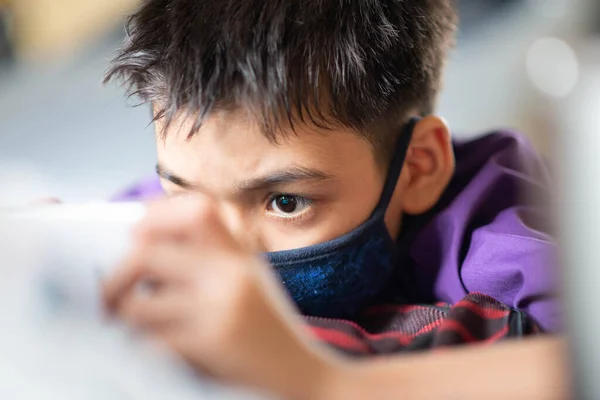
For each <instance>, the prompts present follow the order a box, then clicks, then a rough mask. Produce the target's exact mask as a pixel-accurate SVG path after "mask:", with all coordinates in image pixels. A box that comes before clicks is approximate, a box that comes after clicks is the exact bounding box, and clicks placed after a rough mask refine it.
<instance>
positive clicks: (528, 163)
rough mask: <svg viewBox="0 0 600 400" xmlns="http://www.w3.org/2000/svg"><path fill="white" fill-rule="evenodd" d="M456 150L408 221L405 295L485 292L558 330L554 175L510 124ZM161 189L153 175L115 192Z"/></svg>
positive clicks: (139, 194)
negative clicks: (445, 181) (426, 204)
mask: <svg viewBox="0 0 600 400" xmlns="http://www.w3.org/2000/svg"><path fill="white" fill-rule="evenodd" d="M454 152H455V156H456V171H455V173H454V176H453V178H452V181H451V183H450V185H449V186H448V188H447V189H446V191H445V192H444V194H443V196H442V198H441V199H440V201H439V202H438V204H437V205H436V206H435V207H434V208H433V209H432V210H431V211H430V212H428V213H426V214H425V215H420V216H406V217H405V220H404V221H403V232H402V234H401V236H400V238H399V240H398V245H399V246H400V247H401V249H402V250H401V252H400V254H401V259H400V262H399V264H398V265H399V268H398V271H397V276H398V282H399V284H400V285H401V287H399V290H401V291H402V297H403V298H405V299H406V300H407V301H409V302H415V303H419V302H431V303H433V302H436V301H443V302H447V303H450V304H454V303H456V302H458V301H460V300H461V299H462V298H464V297H465V296H466V295H467V294H468V293H473V292H480V293H484V294H487V295H489V296H491V297H494V298H495V299H497V300H499V301H500V302H502V303H504V304H506V305H508V306H510V307H513V308H516V309H519V310H522V311H524V312H525V313H527V314H528V315H529V316H530V317H531V318H533V319H534V320H535V321H537V322H538V324H539V325H540V326H541V327H542V328H543V329H545V330H546V331H549V332H558V331H560V329H561V326H562V313H561V308H560V299H559V297H558V287H559V285H558V281H559V280H558V277H559V271H558V255H557V248H556V244H555V242H554V241H553V239H552V237H551V236H550V226H551V225H552V224H551V220H552V218H553V215H552V213H551V210H550V207H549V204H550V198H551V195H552V190H551V180H550V178H549V174H548V172H547V170H546V169H545V166H544V164H543V162H542V160H541V159H540V157H539V156H538V155H537V154H536V153H535V151H534V150H533V148H532V147H531V145H530V144H529V143H528V142H527V141H526V140H525V139H524V138H523V137H522V136H520V135H518V134H515V133H512V132H495V133H491V134H488V135H486V136H483V137H481V138H479V139H476V140H473V141H468V142H455V143H454ZM162 193H163V192H162V189H161V187H160V184H159V181H158V178H156V177H152V178H150V179H148V180H146V181H143V182H141V183H139V184H138V185H135V186H134V187H132V188H130V189H129V190H126V191H125V192H123V193H121V194H120V195H118V196H117V197H116V198H115V200H117V201H128V200H145V199H149V198H152V197H158V196H160V195H161V194H162ZM532 199H535V201H533V200H532Z"/></svg>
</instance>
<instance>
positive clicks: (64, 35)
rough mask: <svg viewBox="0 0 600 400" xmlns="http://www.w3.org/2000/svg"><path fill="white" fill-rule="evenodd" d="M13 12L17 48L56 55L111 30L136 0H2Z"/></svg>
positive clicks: (42, 55) (24, 53) (27, 55)
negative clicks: (6, 2)
mask: <svg viewBox="0 0 600 400" xmlns="http://www.w3.org/2000/svg"><path fill="white" fill-rule="evenodd" d="M5 1H8V4H9V6H10V7H11V8H12V9H13V12H14V31H15V41H16V45H17V51H18V52H19V53H20V54H21V55H22V56H24V57H25V58H34V59H40V58H47V57H56V56H59V55H61V54H64V53H66V52H69V51H72V50H75V49H77V48H79V47H81V46H83V45H84V44H85V43H87V42H89V41H91V40H94V39H96V38H97V37H99V36H102V35H103V34H106V32H108V31H110V30H113V29H114V28H115V26H117V25H118V24H120V23H122V22H123V21H124V19H125V16H126V15H127V14H128V13H129V12H130V11H131V10H132V9H133V8H134V7H135V6H136V5H137V4H138V2H139V1H138V0H102V1H97V0H5Z"/></svg>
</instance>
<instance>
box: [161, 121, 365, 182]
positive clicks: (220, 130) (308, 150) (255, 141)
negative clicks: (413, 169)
mask: <svg viewBox="0 0 600 400" xmlns="http://www.w3.org/2000/svg"><path fill="white" fill-rule="evenodd" d="M193 122H194V120H193V119H186V118H179V119H176V120H175V121H174V122H173V123H172V124H171V125H170V126H169V127H168V128H167V129H166V130H165V131H163V129H164V126H163V124H162V122H161V121H157V124H156V128H157V129H156V132H157V151H158V160H159V163H160V165H161V166H162V167H164V168H165V169H168V170H169V171H170V172H172V173H173V174H175V175H177V176H178V177H181V178H184V179H185V180H186V181H189V182H202V184H203V185H206V186H211V187H219V186H224V185H226V184H227V182H232V181H233V180H247V179H252V178H254V177H256V176H259V175H266V174H268V173H269V172H271V171H273V170H277V169H283V168H286V167H289V166H294V167H300V168H306V169H316V170H319V171H322V172H323V173H325V174H328V175H332V176H346V175H352V174H355V175H356V174H357V173H358V170H359V169H360V168H365V166H366V165H369V166H375V165H376V163H375V159H374V156H373V151H372V147H371V145H370V143H368V142H367V141H366V140H364V139H362V138H361V137H360V136H359V135H357V134H355V133H353V132H351V131H349V130H343V129H332V130H322V129H320V128H317V127H312V126H308V125H303V124H298V125H297V126H296V127H295V130H294V131H290V132H283V134H282V135H280V136H279V137H278V140H277V143H273V142H272V141H270V140H269V139H268V138H267V137H265V135H264V134H263V133H262V131H261V129H260V127H259V125H258V124H256V123H255V122H253V121H252V120H251V118H248V116H246V115H245V114H244V113H233V112H215V113H214V114H213V115H211V116H210V117H209V118H207V120H206V121H205V123H204V124H203V125H202V127H201V128H200V130H199V131H198V132H197V133H196V134H194V135H193V136H192V137H191V138H188V133H189V132H190V128H191V127H192V126H193Z"/></svg>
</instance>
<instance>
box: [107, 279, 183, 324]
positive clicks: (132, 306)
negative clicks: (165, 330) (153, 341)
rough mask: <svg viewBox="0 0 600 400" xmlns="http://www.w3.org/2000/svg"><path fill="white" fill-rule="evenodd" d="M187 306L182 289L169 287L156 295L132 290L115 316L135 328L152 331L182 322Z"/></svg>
mask: <svg viewBox="0 0 600 400" xmlns="http://www.w3.org/2000/svg"><path fill="white" fill-rule="evenodd" d="M188 304H189V299H186V295H185V288H184V287H170V288H168V289H164V290H160V291H158V292H156V293H144V292H142V291H140V290H134V291H132V292H130V293H129V294H128V295H127V296H126V297H125V299H124V300H123V302H122V303H121V304H120V306H119V309H118V311H117V314H118V315H119V317H121V318H122V319H123V320H125V321H126V322H128V323H130V324H132V325H134V326H136V327H139V328H142V329H149V330H152V329H155V328H160V327H166V326H171V325H172V324H173V323H175V322H177V321H181V320H183V317H184V316H185V315H186V311H187V308H188V307H189V306H188Z"/></svg>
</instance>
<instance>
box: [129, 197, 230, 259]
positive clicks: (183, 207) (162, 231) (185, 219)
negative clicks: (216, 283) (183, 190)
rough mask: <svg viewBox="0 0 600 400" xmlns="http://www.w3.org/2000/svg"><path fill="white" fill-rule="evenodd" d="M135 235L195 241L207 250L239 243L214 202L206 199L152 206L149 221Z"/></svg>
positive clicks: (192, 199)
mask: <svg viewBox="0 0 600 400" xmlns="http://www.w3.org/2000/svg"><path fill="white" fill-rule="evenodd" d="M134 233H135V235H136V237H137V238H138V239H139V240H148V241H152V240H156V239H157V238H161V239H164V238H165V237H171V238H175V239H186V240H192V241H193V242H194V243H195V244H196V245H198V246H202V247H205V248H212V247H215V246H223V245H227V246H231V245H233V244H234V243H235V242H234V240H233V238H232V235H231V234H230V233H229V231H228V230H227V228H226V226H225V224H224V223H223V220H222V218H221V215H220V214H219V211H218V209H217V207H216V206H215V204H214V202H213V201H212V200H211V199H210V198H208V197H206V196H193V197H189V198H180V199H170V200H167V201H162V202H156V203H153V204H151V205H150V206H149V207H148V212H147V215H146V218H144V220H143V221H141V222H140V224H138V226H137V227H136V229H135V230H134Z"/></svg>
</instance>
